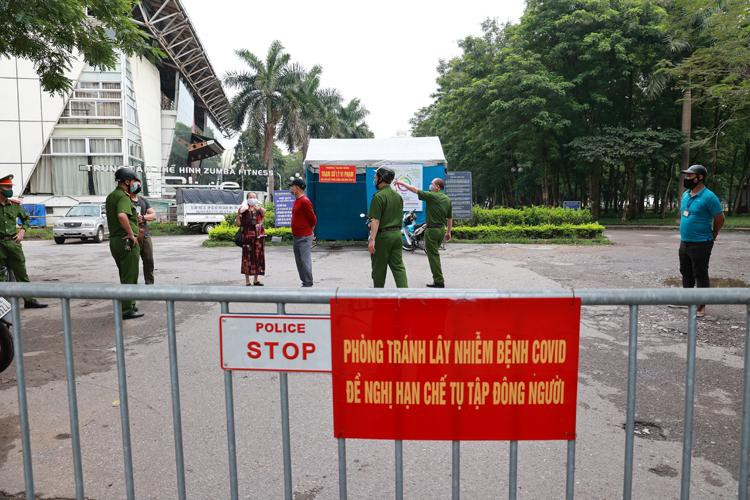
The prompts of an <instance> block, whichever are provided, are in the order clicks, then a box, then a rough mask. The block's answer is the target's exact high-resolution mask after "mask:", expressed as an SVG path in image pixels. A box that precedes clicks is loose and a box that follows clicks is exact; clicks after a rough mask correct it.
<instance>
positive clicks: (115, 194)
mask: <svg viewBox="0 0 750 500" xmlns="http://www.w3.org/2000/svg"><path fill="white" fill-rule="evenodd" d="M104 206H105V207H106V210H107V225H108V226H109V234H110V239H111V240H116V239H118V238H119V239H125V238H126V237H127V236H128V233H127V232H126V231H125V229H123V227H122V225H120V221H119V220H118V218H117V216H118V214H125V215H127V216H128V220H129V221H130V229H131V230H132V231H133V234H134V235H137V234H138V218H137V217H136V215H135V209H134V207H133V200H131V199H130V196H128V195H127V194H125V191H123V190H122V189H120V188H117V189H115V190H114V191H112V192H111V193H109V195H108V196H107V201H105V202H104Z"/></svg>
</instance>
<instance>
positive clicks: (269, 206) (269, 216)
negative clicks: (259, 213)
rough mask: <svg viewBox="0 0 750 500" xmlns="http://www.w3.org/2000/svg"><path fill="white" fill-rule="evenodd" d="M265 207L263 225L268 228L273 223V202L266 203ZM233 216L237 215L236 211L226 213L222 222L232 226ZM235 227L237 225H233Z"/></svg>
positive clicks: (272, 225)
mask: <svg viewBox="0 0 750 500" xmlns="http://www.w3.org/2000/svg"><path fill="white" fill-rule="evenodd" d="M265 209H266V216H265V218H264V219H263V227H265V228H266V229H268V228H271V227H274V224H273V203H266V205H265ZM235 217H237V213H236V212H234V213H231V214H226V215H225V216H224V222H226V223H227V224H229V225H230V226H234V218H235ZM235 227H237V226H235Z"/></svg>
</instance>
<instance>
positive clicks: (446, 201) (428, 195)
mask: <svg viewBox="0 0 750 500" xmlns="http://www.w3.org/2000/svg"><path fill="white" fill-rule="evenodd" d="M395 184H396V186H398V187H401V188H404V189H407V190H409V191H411V192H412V193H416V195H417V197H418V198H419V199H420V200H423V201H424V202H425V203H426V205H427V207H426V208H425V216H426V220H427V231H425V247H424V253H425V254H427V262H429V263H430V271H431V272H432V283H428V284H427V286H428V287H429V288H445V278H443V267H442V265H441V264H440V245H441V244H442V243H443V240H445V241H450V239H451V230H452V228H453V208H452V205H451V199H450V198H448V195H446V194H445V182H444V181H443V179H441V178H439V177H435V178H434V179H432V182H431V183H430V190H429V191H422V190H421V189H417V188H416V187H414V186H410V185H409V184H406V183H405V182H401V181H396V182H395ZM446 227H447V229H446Z"/></svg>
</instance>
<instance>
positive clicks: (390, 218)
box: [367, 167, 409, 288]
mask: <svg viewBox="0 0 750 500" xmlns="http://www.w3.org/2000/svg"><path fill="white" fill-rule="evenodd" d="M395 177H396V173H395V172H394V171H393V170H391V169H390V168H386V167H380V168H378V169H377V171H376V172H375V186H376V187H377V189H378V191H377V192H376V193H375V195H373V197H372V201H371V202H370V211H369V212H368V214H367V216H368V217H369V218H370V221H371V222H370V242H369V244H368V250H369V251H370V256H371V261H372V282H373V285H374V287H375V288H383V287H384V286H385V275H386V271H387V268H388V267H390V268H391V273H392V274H393V279H394V280H395V281H396V286H397V287H398V288H407V287H408V286H409V284H408V282H407V280H406V267H404V261H403V258H402V254H401V251H402V249H401V219H402V218H403V215H404V200H403V199H402V198H401V195H399V194H398V193H397V192H396V191H394V190H393V189H391V182H393V179H394V178H395Z"/></svg>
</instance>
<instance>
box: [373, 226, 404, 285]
mask: <svg viewBox="0 0 750 500" xmlns="http://www.w3.org/2000/svg"><path fill="white" fill-rule="evenodd" d="M401 252H402V248H401V232H400V231H383V232H382V233H378V235H377V236H376V237H375V253H374V254H372V256H371V259H372V283H373V286H375V288H383V287H384V286H385V274H386V272H387V270H388V267H390V268H391V273H392V274H393V279H394V280H395V281H396V286H397V287H398V288H408V287H409V284H408V283H407V281H406V267H405V266H404V260H403V258H402V255H401Z"/></svg>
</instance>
